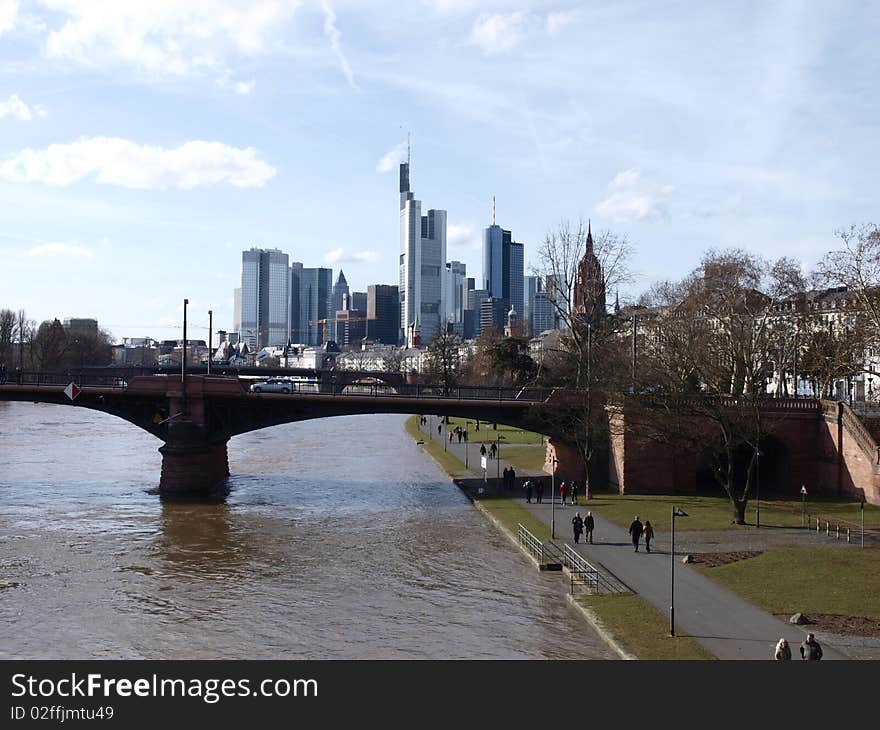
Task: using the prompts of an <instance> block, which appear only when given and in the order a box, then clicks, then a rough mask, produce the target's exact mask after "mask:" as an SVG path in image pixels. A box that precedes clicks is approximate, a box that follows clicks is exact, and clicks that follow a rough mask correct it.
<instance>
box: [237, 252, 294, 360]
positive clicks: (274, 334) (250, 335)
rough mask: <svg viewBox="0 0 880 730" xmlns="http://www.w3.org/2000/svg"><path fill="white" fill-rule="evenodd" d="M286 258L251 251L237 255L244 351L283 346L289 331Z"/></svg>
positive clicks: (288, 281)
mask: <svg viewBox="0 0 880 730" xmlns="http://www.w3.org/2000/svg"><path fill="white" fill-rule="evenodd" d="M287 260H288V259H287V254H286V253H282V252H281V251H279V250H278V249H267V250H264V249H260V248H251V249H250V250H249V251H243V252H242V254H241V324H240V328H241V329H240V334H241V339H242V340H243V341H244V342H246V343H247V345H248V347H249V348H251V349H252V350H253V349H261V348H263V347H267V346H272V347H274V346H284V345H285V344H286V343H287V337H288V332H289V330H290V323H289V317H290V309H289V307H290V299H289V298H290V275H289V272H288V266H287Z"/></svg>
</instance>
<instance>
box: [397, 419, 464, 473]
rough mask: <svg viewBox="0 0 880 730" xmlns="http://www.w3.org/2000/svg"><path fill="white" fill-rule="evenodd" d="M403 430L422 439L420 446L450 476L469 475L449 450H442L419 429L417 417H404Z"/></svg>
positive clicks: (419, 439) (418, 439)
mask: <svg viewBox="0 0 880 730" xmlns="http://www.w3.org/2000/svg"><path fill="white" fill-rule="evenodd" d="M404 430H405V431H406V432H407V434H409V435H410V436H411V437H412V438H413V439H414V440H416V441H422V442H423V443H422V448H423V449H424V450H425V451H427V452H428V454H430V455H431V456H432V457H433V458H434V460H435V461H436V462H437V463H438V464H440V466H441V468H442V469H443V470H444V471H445V472H446V473H447V474H449V476H451V477H466V476H470V472H468V470H467V469H465V468H464V464H463V463H462V462H461V461H459V460H458V459H457V458H456V457H455V456H453V454H452V452H451V451H444V450H443V446H442V445H441V444H439V443H438V442H437V441H434V440H433V439H431V438H430V437H428V436H426V435H425V434H424V433H422V432H421V431H420V430H419V417H418V416H410V417H409V418H407V419H406V422H405V424H404Z"/></svg>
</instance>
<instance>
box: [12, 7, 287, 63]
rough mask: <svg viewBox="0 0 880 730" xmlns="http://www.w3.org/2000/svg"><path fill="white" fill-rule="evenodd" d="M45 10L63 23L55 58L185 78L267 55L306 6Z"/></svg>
mask: <svg viewBox="0 0 880 730" xmlns="http://www.w3.org/2000/svg"><path fill="white" fill-rule="evenodd" d="M0 2H2V0H0ZM40 3H41V4H42V5H43V6H44V7H45V8H46V9H48V10H50V11H52V12H53V13H55V14H57V15H58V16H61V17H62V18H63V19H64V22H63V25H61V27H60V28H56V29H54V30H51V31H50V32H49V34H48V36H47V38H46V46H45V53H46V55H47V56H49V57H50V58H57V59H61V60H65V61H73V62H76V63H81V64H85V65H89V66H105V65H109V64H120V65H126V66H133V67H135V68H137V69H139V70H141V71H146V72H149V73H154V74H158V75H177V76H180V75H184V74H188V73H191V72H193V71H197V70H199V69H204V68H219V67H221V66H222V65H223V59H224V58H225V57H226V56H227V55H232V54H240V55H244V56H253V55H258V54H260V53H263V52H265V51H266V50H267V48H268V46H269V45H270V42H271V40H272V38H273V36H275V34H276V33H278V30H279V29H280V28H281V27H282V26H283V24H284V23H285V22H286V21H287V20H288V19H289V18H290V16H291V15H292V14H293V12H294V11H295V10H296V8H297V7H298V6H299V4H300V0H199V2H181V1H180V0H125V1H124V2H105V1H104V0H40Z"/></svg>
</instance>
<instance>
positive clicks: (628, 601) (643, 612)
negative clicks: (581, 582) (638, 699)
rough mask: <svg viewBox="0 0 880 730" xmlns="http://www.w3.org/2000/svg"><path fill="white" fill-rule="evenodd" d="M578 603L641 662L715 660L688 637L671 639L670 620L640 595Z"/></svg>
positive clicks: (587, 599)
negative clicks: (597, 618)
mask: <svg viewBox="0 0 880 730" xmlns="http://www.w3.org/2000/svg"><path fill="white" fill-rule="evenodd" d="M577 601H578V603H581V604H582V605H584V606H586V607H588V608H591V609H592V610H593V612H594V613H595V614H596V615H597V616H598V617H599V619H600V620H601V621H602V623H603V624H604V626H605V628H606V630H607V631H608V633H610V634H611V635H612V636H613V637H614V639H615V641H616V642H617V643H618V644H620V646H622V647H623V648H624V649H626V651H628V652H629V653H630V654H632V655H634V656H636V657H638V658H639V659H648V660H652V659H653V660H662V659H679V660H693V659H714V658H715V657H714V656H712V654H710V653H709V652H707V651H706V650H705V649H704V648H703V647H702V646H700V645H699V644H698V643H697V642H696V641H694V640H693V639H692V638H690V637H688V636H669V620H668V619H667V618H666V617H665V616H664V615H663V614H662V613H660V612H659V611H658V610H657V609H656V608H654V607H653V606H651V605H649V604H647V603H645V601H644V600H642V599H641V598H640V597H639V596H637V595H610V596H609V595H598V596H592V595H583V596H578V598H577Z"/></svg>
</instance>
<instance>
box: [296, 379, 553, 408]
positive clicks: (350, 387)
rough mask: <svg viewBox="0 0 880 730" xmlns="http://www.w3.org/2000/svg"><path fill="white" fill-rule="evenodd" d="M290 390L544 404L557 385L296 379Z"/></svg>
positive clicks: (304, 392)
mask: <svg viewBox="0 0 880 730" xmlns="http://www.w3.org/2000/svg"><path fill="white" fill-rule="evenodd" d="M289 385H290V392H291V393H300V394H315V393H320V394H323V395H333V396H337V397H345V396H382V397H401V398H418V399H435V398H436V399H445V398H454V399H456V400H492V401H501V402H505V401H520V402H523V401H526V402H529V403H535V402H538V403H543V402H546V401H548V400H549V399H550V398H551V397H552V395H553V393H554V392H555V391H556V390H557V389H556V388H532V387H520V388H505V387H498V386H480V385H462V386H452V387H445V386H443V385H431V384H417V385H410V384H402V385H389V384H387V383H351V384H341V383H340V384H336V383H333V382H330V383H327V382H324V383H315V382H296V381H293V382H291V383H290V384H289Z"/></svg>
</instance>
